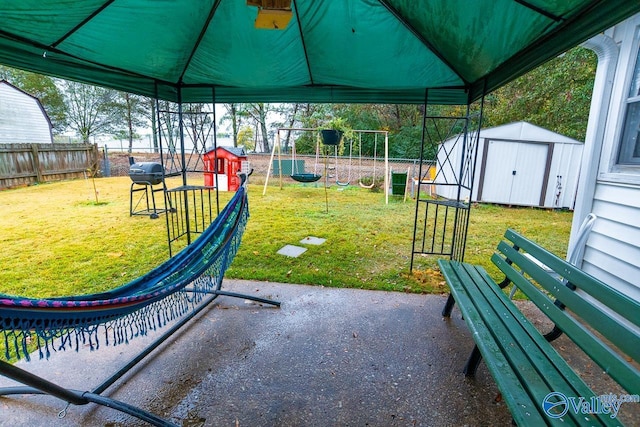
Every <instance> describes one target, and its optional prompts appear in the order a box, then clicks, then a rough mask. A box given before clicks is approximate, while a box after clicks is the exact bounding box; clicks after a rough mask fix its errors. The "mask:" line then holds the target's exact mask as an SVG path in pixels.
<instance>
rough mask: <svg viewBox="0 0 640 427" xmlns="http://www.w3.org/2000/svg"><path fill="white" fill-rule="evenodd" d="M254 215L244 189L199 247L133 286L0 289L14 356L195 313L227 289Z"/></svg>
mask: <svg viewBox="0 0 640 427" xmlns="http://www.w3.org/2000/svg"><path fill="white" fill-rule="evenodd" d="M248 217H249V210H248V201H247V194H246V188H245V187H244V186H241V187H240V189H239V190H238V191H237V192H236V194H235V196H234V197H233V198H232V199H231V200H230V201H229V203H228V204H227V206H226V207H225V208H224V209H223V210H222V212H220V214H219V215H218V217H217V218H216V219H215V220H214V222H212V223H211V225H210V226H209V227H207V229H206V230H205V231H204V232H203V233H202V234H201V235H200V236H199V237H198V238H197V239H196V240H195V241H194V242H193V243H192V244H190V245H189V246H187V247H186V248H185V249H183V250H182V251H181V252H180V253H179V254H177V255H176V256H174V257H173V258H171V259H169V260H167V261H166V262H164V263H163V264H162V265H160V266H158V267H156V268H155V269H153V270H152V271H150V272H149V273H147V274H145V275H144V276H141V277H139V278H137V279H136V280H133V281H132V282H130V283H128V284H126V285H123V286H121V287H118V288H116V289H113V290H110V291H107V292H102V293H96V294H90V295H80V296H68V297H60V298H47V299H34V298H21V297H16V296H9V295H3V294H0V330H2V333H3V336H4V342H5V347H6V357H7V359H9V358H10V349H13V350H14V351H15V353H16V355H17V357H18V358H21V357H25V358H26V359H27V360H29V351H28V344H29V342H33V340H34V337H35V341H36V346H37V348H38V350H39V354H40V358H43V357H46V358H49V356H50V354H51V351H52V350H53V351H57V350H65V349H66V348H72V349H75V350H76V351H77V350H78V349H79V347H81V346H84V345H89V347H90V348H91V350H94V349H97V348H98V347H99V346H100V342H99V339H98V338H99V336H100V335H104V337H105V343H106V345H117V344H120V343H127V342H128V341H129V340H130V339H131V338H133V337H136V336H140V335H146V334H147V332H148V331H152V330H155V329H156V328H158V327H161V326H164V325H165V324H166V323H168V322H170V321H172V320H174V319H177V318H179V317H180V316H182V315H184V314H185V313H187V312H189V311H192V310H193V309H194V307H195V306H196V305H198V304H199V303H200V302H201V301H202V300H203V298H204V297H205V296H206V295H207V294H211V293H216V291H219V290H220V286H221V283H222V278H223V276H224V273H225V271H226V269H227V267H228V266H229V265H230V264H231V261H232V260H233V258H234V256H235V254H236V252H237V250H238V247H239V245H240V240H241V238H242V234H243V232H244V229H245V227H246V223H247V220H248ZM188 285H190V286H188ZM187 286H188V288H187ZM219 294H223V293H222V292H220V293H219ZM54 341H55V346H54Z"/></svg>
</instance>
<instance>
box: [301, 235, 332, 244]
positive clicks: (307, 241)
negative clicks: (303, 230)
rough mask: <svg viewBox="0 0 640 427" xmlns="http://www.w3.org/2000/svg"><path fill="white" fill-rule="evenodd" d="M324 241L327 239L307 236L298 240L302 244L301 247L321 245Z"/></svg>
mask: <svg viewBox="0 0 640 427" xmlns="http://www.w3.org/2000/svg"><path fill="white" fill-rule="evenodd" d="M326 241H327V239H322V238H320V237H313V236H309V237H305V238H304V239H302V240H300V243H302V244H303V245H321V244H323V243H324V242H326Z"/></svg>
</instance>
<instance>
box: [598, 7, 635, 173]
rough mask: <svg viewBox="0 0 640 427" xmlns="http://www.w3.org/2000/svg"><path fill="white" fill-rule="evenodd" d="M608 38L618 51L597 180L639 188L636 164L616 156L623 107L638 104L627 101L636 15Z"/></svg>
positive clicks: (625, 108) (632, 100) (633, 53)
mask: <svg viewBox="0 0 640 427" xmlns="http://www.w3.org/2000/svg"><path fill="white" fill-rule="evenodd" d="M612 36H613V38H614V40H616V41H617V43H619V46H620V51H619V56H618V61H617V66H616V73H615V76H610V77H609V78H610V79H612V80H613V87H612V93H611V101H610V104H609V105H610V108H609V112H608V116H607V119H606V126H605V131H604V135H603V137H604V140H603V146H602V152H601V157H600V167H599V173H598V177H597V180H598V181H599V182H612V183H620V184H632V185H634V186H635V185H640V164H624V163H619V161H618V159H619V154H620V149H621V144H622V139H623V137H624V136H623V134H624V126H625V120H626V114H627V105H628V104H629V103H632V102H635V101H639V102H640V95H639V96H637V97H629V91H630V90H631V84H632V77H633V72H634V69H635V65H636V59H637V58H638V56H639V55H640V14H638V15H636V16H635V17H633V18H632V19H630V20H629V21H628V22H626V25H622V26H620V27H616V29H615V31H613V33H612Z"/></svg>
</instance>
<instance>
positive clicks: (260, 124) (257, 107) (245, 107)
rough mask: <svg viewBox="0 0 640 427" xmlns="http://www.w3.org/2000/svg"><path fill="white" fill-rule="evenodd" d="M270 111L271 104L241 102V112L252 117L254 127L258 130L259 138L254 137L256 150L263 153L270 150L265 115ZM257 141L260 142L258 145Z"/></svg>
mask: <svg viewBox="0 0 640 427" xmlns="http://www.w3.org/2000/svg"><path fill="white" fill-rule="evenodd" d="M270 111H271V106H270V105H269V104H265V103H262V102H259V103H255V104H242V112H243V113H245V114H246V115H248V116H249V117H251V118H252V119H253V121H254V122H255V124H256V128H258V130H259V131H260V132H259V133H260V137H261V139H258V138H256V151H260V152H263V153H268V152H270V151H271V145H270V144H269V130H268V129H267V115H268V114H269V112H270ZM256 133H257V132H256ZM256 136H257V135H256ZM258 142H259V143H261V144H260V145H259V144H258Z"/></svg>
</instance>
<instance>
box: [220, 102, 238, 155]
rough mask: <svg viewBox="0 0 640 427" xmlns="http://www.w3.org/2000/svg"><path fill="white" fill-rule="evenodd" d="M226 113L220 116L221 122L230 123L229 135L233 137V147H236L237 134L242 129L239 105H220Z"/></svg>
mask: <svg viewBox="0 0 640 427" xmlns="http://www.w3.org/2000/svg"><path fill="white" fill-rule="evenodd" d="M222 105H223V107H224V109H225V111H226V113H225V114H224V115H223V116H222V118H221V121H222V122H225V121H230V122H231V135H232V136H233V146H234V147H237V146H238V144H239V142H238V137H239V135H238V133H239V132H240V129H241V127H242V117H243V115H242V114H241V110H242V109H241V104H222Z"/></svg>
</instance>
